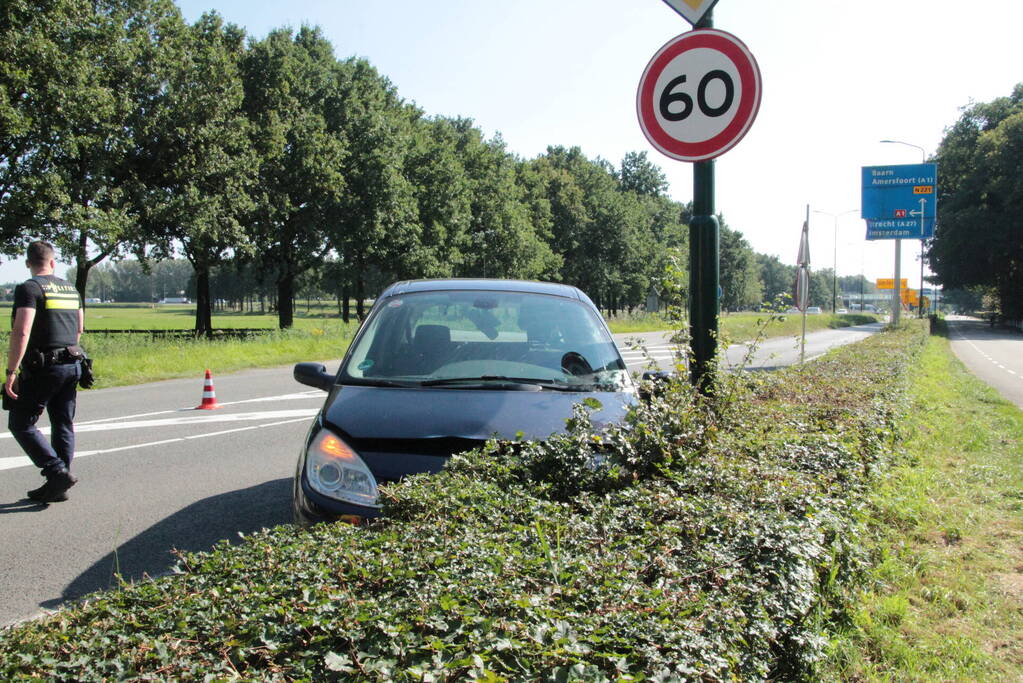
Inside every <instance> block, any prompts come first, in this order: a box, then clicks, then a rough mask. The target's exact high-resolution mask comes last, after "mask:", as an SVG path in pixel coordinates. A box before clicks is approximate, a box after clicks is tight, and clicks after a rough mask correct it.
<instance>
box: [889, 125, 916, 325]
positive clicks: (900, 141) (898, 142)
mask: <svg viewBox="0 0 1023 683" xmlns="http://www.w3.org/2000/svg"><path fill="white" fill-rule="evenodd" d="M881 142H886V143H889V144H892V145H905V146H906V147H916V148H917V149H918V150H920V163H922V164H926V163H927V150H925V149H924V148H923V147H921V146H920V145H914V144H913V143H912V142H903V141H902V140H881ZM921 211H922V209H921ZM920 220H921V221H922V220H923V218H921V219H920ZM900 241H901V240H896V245H895V246H896V252H898V246H899V245H898V242H900ZM895 277H896V278H898V275H896V276H895ZM895 289H896V290H898V289H899V281H898V280H896V281H895ZM916 313H917V317H918V318H922V317H924V238H923V235H921V236H920V297H919V298H918V299H917V305H916Z"/></svg>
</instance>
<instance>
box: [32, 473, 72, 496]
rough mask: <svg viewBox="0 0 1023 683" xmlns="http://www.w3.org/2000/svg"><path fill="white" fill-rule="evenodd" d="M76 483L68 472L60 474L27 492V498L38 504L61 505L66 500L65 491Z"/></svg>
mask: <svg viewBox="0 0 1023 683" xmlns="http://www.w3.org/2000/svg"><path fill="white" fill-rule="evenodd" d="M77 483H78V479H77V478H76V477H74V476H72V475H71V474H70V473H69V472H61V473H60V474H55V475H54V476H52V477H49V478H47V480H46V483H45V484H43V485H42V486H40V487H39V488H37V489H32V490H31V491H29V492H28V497H29V498H30V499H32V500H35V501H39V502H40V503H62V502H64V501H65V500H67V490H68V489H69V488H71V487H72V486H74V485H75V484H77Z"/></svg>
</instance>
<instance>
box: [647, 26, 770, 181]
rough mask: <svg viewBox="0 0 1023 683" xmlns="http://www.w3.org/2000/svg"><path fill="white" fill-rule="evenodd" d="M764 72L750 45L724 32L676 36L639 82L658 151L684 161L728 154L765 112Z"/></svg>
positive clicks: (650, 137)
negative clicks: (761, 98)
mask: <svg viewBox="0 0 1023 683" xmlns="http://www.w3.org/2000/svg"><path fill="white" fill-rule="evenodd" d="M761 91H762V86H761V80H760V68H759V67H758V66H757V62H756V60H755V59H754V58H753V55H752V54H751V53H750V51H749V49H748V48H747V47H746V45H745V44H744V43H743V42H742V41H741V40H739V39H738V38H736V37H735V36H733V35H731V34H730V33H726V32H724V31H718V30H716V29H701V30H698V31H690V32H688V33H683V34H682V35H680V36H676V37H675V38H672V39H671V40H670V41H668V42H667V43H666V44H665V45H664V46H663V47H662V48H661V49H660V50H658V51H657V53H656V54H655V55H654V56H653V59H651V60H650V63H649V64H647V67H646V70H644V72H643V76H642V77H641V78H640V81H639V89H638V91H637V93H636V113H637V114H638V116H639V124H640V127H641V128H642V129H643V134H644V135H646V138H647V140H649V141H650V144H652V145H653V146H654V147H655V148H656V149H657V150H658V151H660V152H661V153H663V154H665V155H667V156H669V157H671V158H673V159H678V160H679V161H705V160H707V159H713V158H714V157H717V156H720V155H721V154H724V153H725V152H727V151H728V150H729V149H731V148H732V147H734V146H735V145H736V144H737V143H738V142H739V140H741V139H742V138H743V136H744V135H746V133H747V131H749V129H750V126H752V125H753V120H754V119H755V118H756V116H757V112H758V111H759V109H760V96H761Z"/></svg>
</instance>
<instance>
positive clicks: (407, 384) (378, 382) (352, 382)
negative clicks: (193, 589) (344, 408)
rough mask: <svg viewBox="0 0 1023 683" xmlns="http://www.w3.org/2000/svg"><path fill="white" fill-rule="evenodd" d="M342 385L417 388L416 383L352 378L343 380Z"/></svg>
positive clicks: (417, 384)
mask: <svg viewBox="0 0 1023 683" xmlns="http://www.w3.org/2000/svg"><path fill="white" fill-rule="evenodd" d="M342 384H350V385H355V386H360V387H402V388H404V389H408V388H409V387H416V386H419V383H418V382H399V381H397V380H393V379H356V378H354V377H352V378H347V379H345V380H344V381H343V382H342Z"/></svg>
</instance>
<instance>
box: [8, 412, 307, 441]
mask: <svg viewBox="0 0 1023 683" xmlns="http://www.w3.org/2000/svg"><path fill="white" fill-rule="evenodd" d="M317 411H319V408H299V409H296V410H263V411H259V412H255V413H214V412H207V411H203V412H204V414H202V415H197V414H195V413H192V414H190V415H182V416H181V417H171V418H166V419H162V420H134V421H131V422H103V423H95V422H93V423H88V424H83V425H75V434H83V433H87V432H113V431H120V430H122V429H159V428H160V427H175V426H178V425H204V424H212V423H216V422H251V421H254V420H277V419H281V418H298V417H303V418H304V417H312V416H313V415H315V414H316V413H317ZM39 431H40V432H42V433H43V434H49V433H50V428H49V427H44V428H42V429H40V430H39ZM12 438H14V436H13V435H12V434H11V433H10V432H7V433H6V434H0V439H12Z"/></svg>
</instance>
